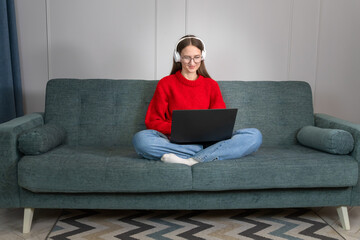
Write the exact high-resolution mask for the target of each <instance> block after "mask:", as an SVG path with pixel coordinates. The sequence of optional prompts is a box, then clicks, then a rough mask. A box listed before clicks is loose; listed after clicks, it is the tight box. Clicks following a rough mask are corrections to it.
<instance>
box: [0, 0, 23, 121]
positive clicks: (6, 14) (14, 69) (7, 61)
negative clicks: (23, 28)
mask: <svg viewBox="0 0 360 240" xmlns="http://www.w3.org/2000/svg"><path fill="white" fill-rule="evenodd" d="M22 115H24V111H23V98H22V88H21V76H20V61H19V49H18V40H17V30H16V17H15V4H14V0H0V123H2V122H6V121H9V120H11V119H13V118H16V117H20V116H22Z"/></svg>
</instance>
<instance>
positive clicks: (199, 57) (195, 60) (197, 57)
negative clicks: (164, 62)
mask: <svg viewBox="0 0 360 240" xmlns="http://www.w3.org/2000/svg"><path fill="white" fill-rule="evenodd" d="M181 60H182V61H183V62H184V63H186V64H188V63H190V62H191V60H194V63H199V62H201V60H202V57H201V56H195V57H193V58H192V57H190V56H184V57H181Z"/></svg>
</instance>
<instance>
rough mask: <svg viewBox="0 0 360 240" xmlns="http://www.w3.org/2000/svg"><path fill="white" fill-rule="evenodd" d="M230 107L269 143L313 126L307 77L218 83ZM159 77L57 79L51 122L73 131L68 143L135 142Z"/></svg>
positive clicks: (52, 85)
mask: <svg viewBox="0 0 360 240" xmlns="http://www.w3.org/2000/svg"><path fill="white" fill-rule="evenodd" d="M218 83H219V85H220V88H221V91H222V94H223V97H224V100H225V103H226V105H227V107H228V108H238V109H239V110H238V116H237V120H236V124H235V129H239V128H246V127H255V128H258V129H259V130H260V131H261V132H262V134H263V145H266V146H276V145H291V144H295V143H296V134H297V132H298V131H299V129H300V128H301V127H303V126H307V125H313V124H314V117H313V107H312V93H311V89H310V86H309V85H308V84H307V83H305V82H295V81H286V82H273V81H264V82H243V81H219V82H218ZM156 84H157V81H147V80H107V79H88V80H79V79H53V80H50V81H49V82H48V84H47V90H46V104H45V123H52V124H58V125H60V126H61V127H63V128H64V129H65V130H66V132H67V138H66V143H67V144H70V145H82V146H91V145H97V146H117V145H125V146H130V145H131V144H132V143H131V140H132V136H133V135H134V134H135V133H136V132H137V131H140V130H142V129H145V123H144V119H145V115H146V111H147V107H148V105H149V103H150V100H151V98H152V96H153V94H154V91H155V88H156Z"/></svg>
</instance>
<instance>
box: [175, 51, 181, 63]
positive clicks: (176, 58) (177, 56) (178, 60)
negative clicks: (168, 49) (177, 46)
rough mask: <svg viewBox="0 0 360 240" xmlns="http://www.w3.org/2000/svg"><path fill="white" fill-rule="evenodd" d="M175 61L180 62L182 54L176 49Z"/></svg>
mask: <svg viewBox="0 0 360 240" xmlns="http://www.w3.org/2000/svg"><path fill="white" fill-rule="evenodd" d="M174 61H175V62H180V54H179V52H178V51H176V50H175V51H174Z"/></svg>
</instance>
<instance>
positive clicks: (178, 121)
mask: <svg viewBox="0 0 360 240" xmlns="http://www.w3.org/2000/svg"><path fill="white" fill-rule="evenodd" d="M236 114H237V109H235V108H229V109H204V110H174V111H173V115H172V126H171V136H170V141H171V142H173V143H210V142H211V143H213V142H218V141H221V140H225V139H229V138H231V137H232V134H233V130H234V124H235V119H236Z"/></svg>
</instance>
